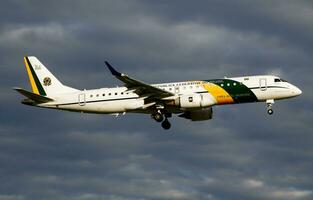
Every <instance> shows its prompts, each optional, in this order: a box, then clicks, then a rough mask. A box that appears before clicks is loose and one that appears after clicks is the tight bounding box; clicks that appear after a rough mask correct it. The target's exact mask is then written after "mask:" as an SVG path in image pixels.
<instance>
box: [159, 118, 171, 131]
mask: <svg viewBox="0 0 313 200" xmlns="http://www.w3.org/2000/svg"><path fill="white" fill-rule="evenodd" d="M161 125H162V128H164V129H165V130H168V129H170V128H171V123H170V122H169V121H168V120H167V119H165V120H164V121H163V122H162V124H161Z"/></svg>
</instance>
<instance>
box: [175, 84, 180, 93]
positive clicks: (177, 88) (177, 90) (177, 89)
mask: <svg viewBox="0 0 313 200" xmlns="http://www.w3.org/2000/svg"><path fill="white" fill-rule="evenodd" d="M175 94H179V86H176V87H175Z"/></svg>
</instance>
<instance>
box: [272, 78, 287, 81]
mask: <svg viewBox="0 0 313 200" xmlns="http://www.w3.org/2000/svg"><path fill="white" fill-rule="evenodd" d="M274 82H287V81H286V80H284V79H279V78H275V79H274Z"/></svg>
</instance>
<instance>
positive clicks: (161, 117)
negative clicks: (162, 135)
mask: <svg viewBox="0 0 313 200" xmlns="http://www.w3.org/2000/svg"><path fill="white" fill-rule="evenodd" d="M151 117H152V118H153V119H154V120H155V121H157V122H162V123H161V126H162V128H163V129H165V130H168V129H170V128H171V123H170V122H169V121H168V118H169V117H171V114H168V113H165V114H163V113H162V112H161V111H160V110H158V111H157V112H156V113H154V114H152V115H151Z"/></svg>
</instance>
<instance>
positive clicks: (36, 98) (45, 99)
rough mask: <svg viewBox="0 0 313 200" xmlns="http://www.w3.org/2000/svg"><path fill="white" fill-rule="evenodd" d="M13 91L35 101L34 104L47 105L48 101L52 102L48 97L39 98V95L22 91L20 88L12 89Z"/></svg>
mask: <svg viewBox="0 0 313 200" xmlns="http://www.w3.org/2000/svg"><path fill="white" fill-rule="evenodd" d="M13 89H14V90H16V91H17V92H19V93H20V94H22V95H24V96H25V97H27V98H29V99H31V100H33V101H35V102H36V103H47V102H49V101H53V99H50V98H48V97H44V96H41V95H39V94H35V93H33V92H29V91H27V90H24V89H22V88H17V87H15V88H13Z"/></svg>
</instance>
